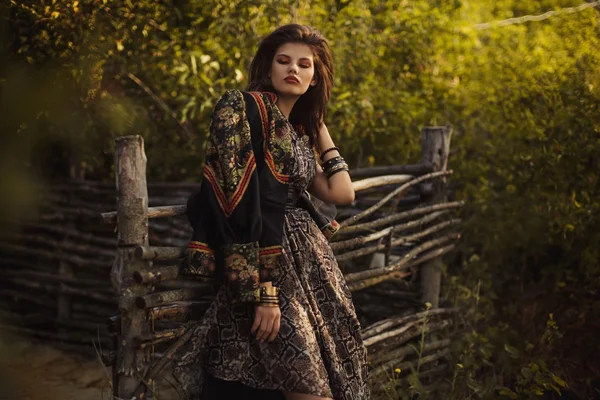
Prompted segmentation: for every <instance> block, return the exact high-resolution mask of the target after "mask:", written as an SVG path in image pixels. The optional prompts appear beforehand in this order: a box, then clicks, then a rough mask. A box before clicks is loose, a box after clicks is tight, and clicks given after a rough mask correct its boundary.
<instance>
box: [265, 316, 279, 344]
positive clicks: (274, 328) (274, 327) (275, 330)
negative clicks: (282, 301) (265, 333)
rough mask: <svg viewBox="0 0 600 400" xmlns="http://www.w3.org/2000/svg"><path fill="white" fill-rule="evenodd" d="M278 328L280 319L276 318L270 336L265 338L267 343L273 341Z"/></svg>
mask: <svg viewBox="0 0 600 400" xmlns="http://www.w3.org/2000/svg"><path fill="white" fill-rule="evenodd" d="M280 326H281V317H277V318H275V321H274V322H273V330H272V331H271V334H270V335H269V337H268V338H267V341H269V342H272V341H273V340H275V337H277V334H278V333H279V327H280Z"/></svg>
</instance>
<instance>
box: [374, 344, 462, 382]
mask: <svg viewBox="0 0 600 400" xmlns="http://www.w3.org/2000/svg"><path fill="white" fill-rule="evenodd" d="M448 354H450V349H449V348H442V349H441V350H439V351H437V352H435V353H433V354H430V355H427V356H424V357H421V358H420V359H419V360H414V361H406V362H403V363H398V362H397V361H391V362H389V363H387V364H386V365H383V366H381V367H379V368H376V369H374V370H373V376H378V375H381V374H383V373H384V372H387V373H390V370H392V369H396V368H399V369H400V370H402V371H416V370H417V367H418V366H422V365H425V364H429V363H432V362H434V361H437V360H439V359H441V358H444V357H446V356H447V355H448Z"/></svg>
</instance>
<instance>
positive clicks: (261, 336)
mask: <svg viewBox="0 0 600 400" xmlns="http://www.w3.org/2000/svg"><path fill="white" fill-rule="evenodd" d="M272 330H273V319H263V320H262V322H261V324H260V328H258V335H257V336H256V340H258V341H259V342H261V343H262V342H264V341H265V339H266V338H267V336H269V335H270V334H271V331H272Z"/></svg>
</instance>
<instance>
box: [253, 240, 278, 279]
mask: <svg viewBox="0 0 600 400" xmlns="http://www.w3.org/2000/svg"><path fill="white" fill-rule="evenodd" d="M282 253H283V248H282V247H281V246H269V247H262V248H261V249H260V250H259V252H258V260H259V263H260V271H259V272H260V276H259V279H260V281H261V282H268V281H270V280H272V279H273V278H275V277H276V276H277V272H278V268H277V267H278V266H279V260H280V259H281V254H282Z"/></svg>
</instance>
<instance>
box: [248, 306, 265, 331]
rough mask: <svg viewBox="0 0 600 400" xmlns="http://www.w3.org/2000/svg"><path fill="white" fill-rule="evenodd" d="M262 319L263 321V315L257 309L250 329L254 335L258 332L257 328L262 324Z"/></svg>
mask: <svg viewBox="0 0 600 400" xmlns="http://www.w3.org/2000/svg"><path fill="white" fill-rule="evenodd" d="M261 321H262V316H261V315H260V314H259V313H258V310H256V311H255V312H254V323H253V324H252V328H251V329H250V333H252V334H253V335H254V334H255V333H256V330H257V329H258V327H259V326H260V323H261Z"/></svg>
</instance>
